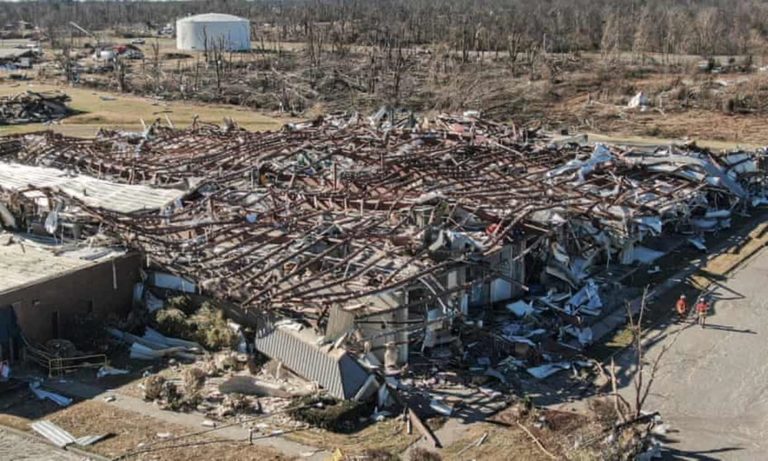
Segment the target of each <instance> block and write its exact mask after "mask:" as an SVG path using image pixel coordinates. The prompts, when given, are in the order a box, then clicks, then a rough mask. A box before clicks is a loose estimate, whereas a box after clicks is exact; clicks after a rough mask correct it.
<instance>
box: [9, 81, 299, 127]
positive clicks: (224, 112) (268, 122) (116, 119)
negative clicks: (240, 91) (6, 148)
mask: <svg viewBox="0 0 768 461" xmlns="http://www.w3.org/2000/svg"><path fill="white" fill-rule="evenodd" d="M27 90H31V91H52V90H60V91H64V92H66V93H67V94H68V95H69V96H70V97H71V98H72V101H71V102H70V104H69V105H70V107H72V109H74V110H76V111H79V112H81V113H80V114H77V115H74V116H72V117H68V118H66V119H63V120H61V121H60V122H59V123H57V124H52V125H44V124H41V123H31V124H26V125H13V126H0V136H2V135H7V134H13V133H28V132H31V131H39V130H44V129H53V130H54V131H56V132H59V133H64V134H67V135H71V136H94V135H95V134H96V132H97V131H98V130H99V128H120V129H129V130H140V129H141V120H144V122H145V123H147V124H150V123H152V122H153V121H154V120H155V119H157V118H160V119H161V120H163V123H165V116H166V115H167V116H168V118H170V119H171V121H172V122H173V123H174V124H175V125H176V126H187V125H189V124H191V123H192V120H193V119H194V117H195V115H198V116H199V117H200V118H199V120H200V121H202V122H211V123H221V122H222V120H223V119H224V118H225V117H231V118H232V119H233V120H235V122H237V123H238V124H239V125H240V126H242V127H243V128H246V129H249V130H254V131H263V130H275V129H279V128H280V127H281V126H282V125H283V124H284V123H285V122H286V121H287V120H278V119H276V118H273V117H268V116H265V115H261V114H259V113H257V112H253V111H249V110H247V109H241V108H238V107H235V106H227V105H216V104H198V103H192V102H181V101H170V102H164V101H155V100H152V99H149V98H142V97H138V96H132V95H120V94H114V93H107V92H102V91H95V90H91V89H84V88H71V87H67V86H64V85H61V86H56V85H50V84H35V83H32V84H26V83H23V84H9V83H0V96H7V95H12V94H16V93H20V92H24V91H27ZM103 98H105V99H103Z"/></svg>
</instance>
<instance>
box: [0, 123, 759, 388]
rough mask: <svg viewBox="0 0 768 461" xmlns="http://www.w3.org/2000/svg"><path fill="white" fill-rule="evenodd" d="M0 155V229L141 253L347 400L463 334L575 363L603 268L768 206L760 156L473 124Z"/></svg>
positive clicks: (220, 134)
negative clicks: (376, 375) (376, 374)
mask: <svg viewBox="0 0 768 461" xmlns="http://www.w3.org/2000/svg"><path fill="white" fill-rule="evenodd" d="M0 152H2V154H0V155H2V158H1V160H2V161H3V163H0V167H2V168H0V175H2V172H3V171H4V170H5V171H6V172H8V173H7V174H6V176H5V177H2V176H0V203H2V204H4V208H2V209H0V211H2V216H3V217H4V219H3V225H4V227H6V228H8V229H13V230H15V231H16V232H19V231H22V232H24V231H30V230H32V231H37V232H38V233H47V234H51V235H53V236H57V235H58V236H59V238H60V239H62V240H63V241H64V242H66V243H67V244H69V245H71V246H73V247H78V246H90V247H93V246H99V245H110V246H120V247H125V248H129V249H131V250H134V251H137V252H139V253H141V254H142V255H143V258H142V262H143V264H144V265H145V268H146V269H148V270H154V271H162V272H163V273H168V274H173V275H175V276H178V277H181V278H182V280H188V281H191V282H192V283H194V289H195V290H197V291H199V292H201V293H204V294H206V295H208V296H212V297H215V298H218V299H221V300H224V301H226V302H227V303H228V305H229V306H231V307H230V309H231V310H232V313H233V314H235V315H237V317H238V319H239V321H241V322H245V323H249V324H251V325H253V326H254V327H255V328H256V339H255V346H256V347H257V349H259V350H261V351H262V352H264V353H265V354H267V355H268V356H270V357H272V358H275V359H277V360H279V361H281V362H282V363H283V364H284V365H285V366H286V367H288V368H290V369H292V370H294V371H295V372H296V373H298V374H300V375H302V376H304V377H305V378H307V379H309V380H312V381H316V382H318V383H319V384H320V385H321V386H323V387H324V388H325V389H326V390H328V391H329V393H331V394H332V395H334V396H336V397H340V398H353V397H360V396H361V395H363V394H366V393H369V392H370V389H369V388H370V382H371V381H370V376H371V374H370V373H371V371H372V370H381V371H386V372H395V371H396V370H398V369H400V368H401V367H402V366H404V365H405V364H410V365H411V366H412V367H415V366H416V365H418V363H420V362H422V361H423V359H424V358H429V357H440V356H445V355H446V354H447V355H449V356H450V355H454V352H453V351H455V350H456V348H461V347H462V343H461V341H462V338H463V335H464V333H463V331H464V330H466V329H469V330H472V331H474V332H475V333H476V334H481V335H486V336H488V337H490V338H491V339H492V340H493V341H496V342H502V343H503V347H504V348H505V350H510V351H519V349H520V348H519V347H518V346H519V345H522V346H524V347H523V348H522V349H523V352H521V353H518V354H517V356H519V357H522V358H524V359H526V360H529V361H528V364H529V365H537V364H541V363H543V362H545V361H546V360H545V359H544V357H549V358H556V357H557V356H558V354H560V353H561V352H562V349H563V345H566V344H575V345H576V346H575V347H576V348H577V349H578V348H579V347H582V346H585V345H587V344H589V343H590V342H591V330H590V329H589V325H590V324H591V323H592V322H594V321H596V320H597V319H599V318H601V316H604V315H605V314H606V310H607V309H608V308H609V307H613V306H608V305H606V303H604V299H606V296H607V295H609V293H607V292H608V291H609V290H611V289H612V287H611V284H610V283H603V281H604V280H606V278H605V276H604V274H605V273H606V272H607V270H608V268H609V267H612V265H620V264H632V263H634V262H638V261H639V262H642V263H648V262H651V261H653V260H654V259H655V258H658V257H660V256H661V255H663V254H664V249H663V248H662V247H663V245H662V246H657V247H656V248H654V242H655V241H657V240H659V239H661V238H664V237H666V236H669V235H674V236H675V238H677V239H678V240H682V241H689V242H690V243H691V244H693V245H695V246H697V247H701V248H705V245H706V240H705V236H706V234H707V233H708V232H714V231H717V230H720V229H723V228H727V227H728V226H730V221H731V217H732V216H734V215H735V214H739V213H745V212H747V210H748V209H749V208H750V207H753V206H760V205H762V204H764V203H766V195H765V168H764V167H765V157H764V152H762V151H757V152H733V153H728V154H722V155H715V154H712V153H709V152H706V151H701V150H699V149H696V148H695V147H691V148H673V147H670V148H666V149H658V150H655V151H647V150H625V149H621V148H617V147H608V146H602V145H597V146H583V145H576V144H566V145H557V144H554V143H552V142H551V140H549V139H547V138H545V137H540V136H538V135H537V134H536V133H531V132H529V131H527V130H522V129H518V128H516V127H514V126H505V125H500V124H496V123H493V122H490V121H487V120H483V119H480V118H477V117H471V116H465V117H461V116H458V117H457V116H440V117H437V118H434V119H426V118H425V119H420V120H417V119H416V118H414V117H406V118H405V119H403V120H399V121H396V120H387V121H383V120H369V119H365V118H363V117H360V116H358V115H352V116H348V115H338V116H329V117H326V118H322V119H318V120H315V121H312V122H307V123H299V124H292V125H288V126H286V127H285V128H284V129H283V130H281V131H279V132H264V133H252V132H247V131H243V130H240V129H238V128H237V127H234V126H232V125H231V124H230V125H227V126H225V127H223V128H219V127H216V126H212V125H197V124H196V125H195V126H193V127H190V128H188V129H174V128H170V127H164V126H159V125H157V124H156V125H153V126H151V127H149V128H148V129H147V130H145V131H144V132H143V133H126V132H120V131H106V130H104V131H101V132H100V133H99V134H98V135H97V136H96V138H95V139H76V138H70V137H66V136H62V135H59V134H54V133H50V132H44V133H34V134H28V135H23V136H15V137H9V138H6V139H5V140H4V142H3V144H2V146H0ZM16 170H20V171H24V172H27V173H25V174H28V175H29V177H28V179H25V180H23V181H21V182H10V181H12V180H11V178H15V177H17V176H16V173H15V171H16ZM52 171H57V172H59V173H58V176H56V175H54V176H56V177H55V178H50V177H48V176H46V175H47V174H48V172H52ZM73 183H75V184H73ZM86 183H87V184H88V185H86ZM81 186H82V187H81ZM122 188H125V191H126V193H128V194H131V192H129V190H136V191H138V190H139V189H138V188H142V189H140V190H141V191H142V192H141V194H143V195H138V192H136V194H137V195H134V196H133V199H131V198H126V197H125V196H121V195H120V194H119V193H118V192H117V191H118V190H122ZM130 188H134V189H130ZM81 189H82V190H81ZM35 197H38V199H35ZM40 198H44V199H42V200H41V199H40ZM140 203H144V204H145V205H146V206H144V207H138V205H139V204H140ZM128 204H134V205H136V206H133V207H131V206H128ZM137 207H138V209H137ZM54 221H55V226H54V225H53V224H51V223H52V222H54ZM78 242H81V243H79V244H78ZM614 291H616V290H615V287H614ZM614 294H615V293H614ZM140 297H141V296H139V298H140ZM496 306H501V307H502V310H504V311H505V312H507V313H508V314H510V315H512V320H508V321H506V322H505V323H504V324H503V325H502V324H498V323H493V322H494V312H495V311H494V307H496ZM545 317H546V318H545ZM531 319H533V320H531ZM490 325H493V326H492V327H489V326H490ZM571 347H573V346H571ZM459 355H461V354H459ZM556 363H557V362H556ZM556 368H557V367H556ZM566 368H567V367H566ZM536 373H538V372H532V373H531V374H534V376H536Z"/></svg>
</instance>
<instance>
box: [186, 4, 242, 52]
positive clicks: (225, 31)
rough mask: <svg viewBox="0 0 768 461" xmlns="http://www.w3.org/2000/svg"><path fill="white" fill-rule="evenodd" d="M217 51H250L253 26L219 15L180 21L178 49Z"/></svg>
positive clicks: (194, 17) (210, 14)
mask: <svg viewBox="0 0 768 461" xmlns="http://www.w3.org/2000/svg"><path fill="white" fill-rule="evenodd" d="M206 45H207V46H206ZM215 47H223V48H224V49H225V50H227V51H242V50H250V49H251V23H250V22H249V21H248V20H247V19H243V18H239V17H237V16H232V15H230V14H217V13H209V14H199V15H197V16H189V17H186V18H184V19H179V20H178V21H176V48H178V49H179V50H198V51H203V50H205V49H206V48H207V49H212V48H215Z"/></svg>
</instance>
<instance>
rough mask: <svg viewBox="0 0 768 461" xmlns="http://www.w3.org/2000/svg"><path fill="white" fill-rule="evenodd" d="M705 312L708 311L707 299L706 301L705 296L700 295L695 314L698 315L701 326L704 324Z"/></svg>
mask: <svg viewBox="0 0 768 461" xmlns="http://www.w3.org/2000/svg"><path fill="white" fill-rule="evenodd" d="M707 312H709V301H707V298H705V297H703V296H702V297H701V298H699V302H697V303H696V315H697V316H698V320H699V325H701V328H704V327H705V326H706V322H707Z"/></svg>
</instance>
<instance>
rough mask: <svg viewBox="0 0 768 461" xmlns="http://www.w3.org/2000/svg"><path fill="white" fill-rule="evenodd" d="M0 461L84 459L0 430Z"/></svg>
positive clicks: (65, 460) (74, 460) (67, 460)
mask: <svg viewBox="0 0 768 461" xmlns="http://www.w3.org/2000/svg"><path fill="white" fill-rule="evenodd" d="M0 459H4V460H5V459H7V460H14V461H83V460H85V458H83V457H82V456H78V455H76V454H74V453H67V452H66V451H64V450H59V449H58V448H56V447H54V446H51V445H48V444H47V443H45V442H42V441H37V440H34V439H33V438H31V437H23V436H21V435H18V434H14V433H13V432H10V431H7V430H5V429H0Z"/></svg>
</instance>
